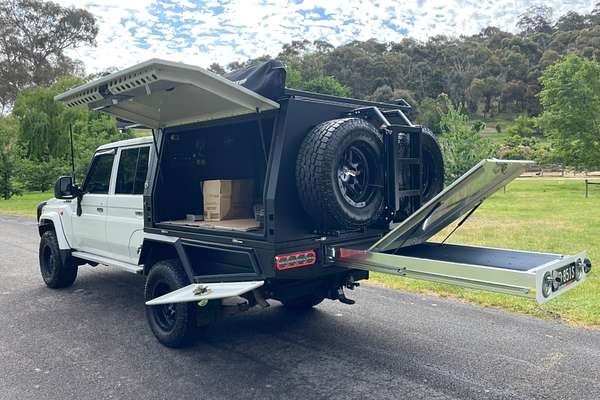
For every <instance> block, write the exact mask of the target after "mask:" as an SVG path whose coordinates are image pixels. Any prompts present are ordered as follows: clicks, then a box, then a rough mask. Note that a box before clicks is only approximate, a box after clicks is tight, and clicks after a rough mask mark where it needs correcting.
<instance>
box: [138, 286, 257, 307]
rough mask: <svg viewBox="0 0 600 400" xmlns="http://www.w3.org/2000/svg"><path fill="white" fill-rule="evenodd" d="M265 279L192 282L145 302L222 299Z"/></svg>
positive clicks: (253, 287) (247, 289) (152, 303)
mask: <svg viewBox="0 0 600 400" xmlns="http://www.w3.org/2000/svg"><path fill="white" fill-rule="evenodd" d="M264 283H265V281H250V282H219V283H192V284H191V285H187V286H185V287H182V288H181V289H177V290H174V291H172V292H169V293H167V294H165V295H163V296H160V297H157V298H155V299H152V300H149V301H147V302H146V305H147V306H156V305H159V304H172V303H187V302H192V301H198V302H199V301H202V300H215V299H224V298H227V297H235V296H240V295H242V294H244V293H248V292H250V291H252V290H254V289H256V288H259V287H261V286H262V285H263V284H264Z"/></svg>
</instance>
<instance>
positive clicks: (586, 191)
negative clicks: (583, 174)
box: [584, 179, 588, 199]
mask: <svg viewBox="0 0 600 400" xmlns="http://www.w3.org/2000/svg"><path fill="white" fill-rule="evenodd" d="M584 182H585V198H586V199H587V198H588V180H587V179H585V180H584Z"/></svg>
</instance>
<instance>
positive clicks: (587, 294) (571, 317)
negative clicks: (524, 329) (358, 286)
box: [371, 179, 600, 327]
mask: <svg viewBox="0 0 600 400" xmlns="http://www.w3.org/2000/svg"><path fill="white" fill-rule="evenodd" d="M452 226H453V225H452ZM450 229H451V227H449V228H447V229H445V230H444V231H443V232H441V233H440V234H439V235H437V236H436V237H435V238H434V240H441V239H442V238H443V237H445V235H446V234H447V233H448V232H449V230H450ZM599 239H600V193H595V194H592V195H590V197H589V198H588V199H586V198H585V197H584V185H583V181H581V180H558V179H557V180H544V179H522V180H517V181H514V182H512V183H511V184H509V185H508V186H507V188H506V193H503V192H502V191H500V192H498V193H496V194H495V195H493V196H492V197H490V198H489V199H488V200H486V201H485V202H484V203H483V205H482V206H481V207H480V208H479V209H478V210H477V211H476V212H475V213H474V214H473V215H472V216H471V217H470V219H469V220H468V221H467V222H466V223H465V224H464V225H463V226H462V227H461V228H459V229H458V230H457V231H456V232H455V233H454V235H453V236H451V237H450V239H449V240H448V243H462V244H475V245H484V246H490V247H501V248H502V247H504V248H508V249H517V250H533V251H541V252H551V253H563V254H574V253H577V252H579V251H587V253H588V257H589V258H590V259H591V260H592V263H593V264H594V268H592V273H591V275H590V276H589V277H588V280H587V281H586V282H585V283H584V284H582V285H580V286H579V287H577V288H576V289H573V290H572V291H570V292H568V293H566V294H564V295H562V296H561V297H559V298H557V299H554V300H551V301H549V302H548V303H546V304H544V305H542V306H539V305H538V304H537V303H536V302H534V301H533V300H529V299H525V298H520V297H515V296H509V295H503V294H495V293H486V292H482V291H477V290H471V289H461V288H456V287H453V286H449V285H444V284H436V283H429V282H425V281H416V280H412V279H408V278H402V277H396V276H391V275H385V274H379V273H372V274H371V282H374V283H377V284H382V285H384V286H387V287H391V288H396V289H402V290H410V291H416V292H423V293H435V294H437V295H439V296H442V297H452V298H457V299H461V300H466V301H470V302H475V303H478V304H481V305H484V306H491V307H499V308H502V309H505V310H509V311H515V312H522V313H527V314H532V315H536V316H540V317H544V318H560V319H563V320H566V321H569V322H571V323H574V324H582V325H588V326H595V327H600V272H599V271H598V269H599V268H598V266H600V245H599V241H598V240H599Z"/></svg>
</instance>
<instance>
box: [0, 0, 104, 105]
mask: <svg viewBox="0 0 600 400" xmlns="http://www.w3.org/2000/svg"><path fill="white" fill-rule="evenodd" d="M97 34H98V27H97V25H96V21H95V19H94V17H93V15H92V14H91V13H89V12H88V11H86V10H83V9H77V8H73V7H69V8H65V7H61V6H59V5H58V4H56V3H52V2H44V1H40V0H4V1H2V2H1V3H0V105H1V106H2V107H7V106H10V105H11V104H12V103H13V101H14V100H15V98H16V96H17V93H18V91H19V90H21V89H23V88H25V87H28V86H32V85H36V86H45V85H49V84H52V83H54V82H55V81H56V79H57V78H58V77H60V76H64V75H69V74H73V73H75V72H78V71H79V70H80V69H81V68H80V65H79V64H78V63H77V62H75V61H74V60H72V59H70V58H69V57H67V56H66V55H65V54H64V51H65V50H66V49H69V48H74V47H77V46H79V45H82V44H88V45H94V44H95V38H96V35H97ZM79 72H81V71H79Z"/></svg>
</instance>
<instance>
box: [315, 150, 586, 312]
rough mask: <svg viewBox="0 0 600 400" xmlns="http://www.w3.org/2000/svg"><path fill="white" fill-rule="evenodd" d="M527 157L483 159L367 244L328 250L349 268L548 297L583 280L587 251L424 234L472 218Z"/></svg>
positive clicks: (542, 299)
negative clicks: (450, 240) (500, 245)
mask: <svg viewBox="0 0 600 400" xmlns="http://www.w3.org/2000/svg"><path fill="white" fill-rule="evenodd" d="M530 164H531V162H530V161H514V160H495V159H494V160H482V161H481V162H479V163H478V164H477V165H476V166H474V167H473V168H472V169H471V170H469V171H468V172H467V173H465V174H464V175H463V176H462V177H460V178H459V179H458V180H456V181H455V182H454V183H453V184H451V185H450V186H448V187H447V188H446V189H445V190H443V191H442V192H441V193H439V194H438V195H437V196H435V197H434V198H433V199H431V200H430V201H428V202H427V203H426V204H424V205H423V206H422V207H421V208H420V209H419V210H417V211H416V212H415V213H413V214H412V215H411V216H410V217H408V218H407V219H405V220H404V221H403V222H401V223H400V224H397V225H396V226H395V227H393V228H392V229H391V231H390V232H389V233H388V234H386V235H385V236H384V237H382V238H381V239H380V240H378V241H377V242H376V243H374V244H372V245H371V246H370V247H368V248H367V247H366V246H364V244H363V245H357V246H347V245H343V246H330V247H328V248H327V256H328V257H329V259H330V260H331V261H334V262H335V263H336V265H340V266H344V267H347V268H351V269H363V270H368V271H375V272H382V273H387V274H392V275H400V276H406V277H410V278H415V279H423V280H429V281H434V282H442V283H449V284H453V285H458V286H463V287H468V288H476V289H483V290H488V291H495V292H502V293H509V294H513V295H518V296H525V297H530V298H535V299H536V300H537V301H538V302H539V303H544V302H546V301H548V300H550V299H552V298H554V297H556V296H558V295H560V294H562V293H564V292H565V291H567V290H569V289H571V288H573V287H575V286H577V285H579V284H580V283H581V282H583V281H584V280H585V278H586V275H587V273H588V272H589V270H590V268H591V263H590V261H589V260H588V259H587V258H586V254H585V253H583V252H582V253H578V254H575V255H561V254H551V253H538V252H530V251H516V250H506V249H495V248H488V247H480V246H463V245H450V244H445V243H443V242H442V243H435V242H428V241H427V240H428V239H430V238H431V237H432V236H434V235H435V234H437V233H438V232H440V231H441V230H442V229H444V228H445V227H447V226H448V225H450V224H451V223H452V222H454V221H456V220H458V219H459V218H460V217H463V216H466V217H467V218H468V216H469V215H470V214H471V213H472V211H473V210H474V209H476V208H477V207H478V206H479V205H480V204H481V203H482V202H483V201H484V200H485V199H486V198H488V197H489V196H490V195H492V194H493V193H494V192H496V191H497V190H499V189H500V188H502V187H503V186H505V185H506V184H507V183H509V182H510V181H512V180H513V179H515V178H516V177H518V176H519V175H520V174H521V173H522V172H523V171H524V170H525V169H526V168H527V167H528V166H529V165H530ZM463 221H464V219H463ZM463 221H461V223H462V222H463ZM498 229H502V227H498Z"/></svg>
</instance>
